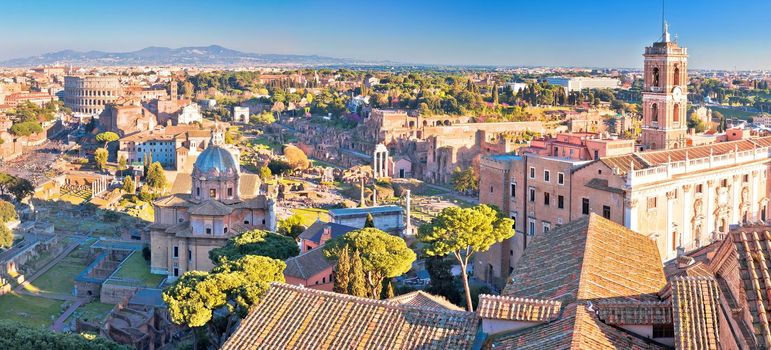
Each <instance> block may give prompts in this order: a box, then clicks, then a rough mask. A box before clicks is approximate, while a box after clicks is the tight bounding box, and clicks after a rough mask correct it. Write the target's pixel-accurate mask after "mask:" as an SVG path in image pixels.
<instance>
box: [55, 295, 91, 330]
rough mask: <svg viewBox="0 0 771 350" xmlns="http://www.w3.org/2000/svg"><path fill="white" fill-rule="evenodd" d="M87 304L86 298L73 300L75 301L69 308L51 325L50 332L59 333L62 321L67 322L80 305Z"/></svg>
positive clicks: (62, 326) (62, 325)
mask: <svg viewBox="0 0 771 350" xmlns="http://www.w3.org/2000/svg"><path fill="white" fill-rule="evenodd" d="M87 302H88V299H86V298H78V299H75V301H74V302H73V303H72V305H70V307H68V308H67V310H64V312H63V313H62V314H61V315H59V318H57V319H56V321H54V324H53V325H51V330H53V331H54V332H61V331H62V328H64V321H67V318H69V317H70V315H72V313H74V312H75V310H77V309H78V308H79V307H80V306H81V305H83V304H85V303H87Z"/></svg>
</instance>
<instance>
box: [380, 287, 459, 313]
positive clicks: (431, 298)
mask: <svg viewBox="0 0 771 350" xmlns="http://www.w3.org/2000/svg"><path fill="white" fill-rule="evenodd" d="M388 300H389V301H393V302H396V303H399V304H406V305H412V306H421V307H427V308H439V309H447V310H455V311H464V309H463V308H461V307H459V306H457V305H455V304H453V303H451V302H450V301H449V300H447V299H445V298H444V297H442V296H439V295H433V294H429V293H426V292H424V291H422V290H417V291H414V292H410V293H407V294H402V295H398V296H395V297H393V298H391V299H388Z"/></svg>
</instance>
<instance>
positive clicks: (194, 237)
mask: <svg viewBox="0 0 771 350" xmlns="http://www.w3.org/2000/svg"><path fill="white" fill-rule="evenodd" d="M223 135H224V133H223V131H222V130H221V129H215V130H214V131H213V133H212V140H211V142H210V143H209V145H208V146H207V147H206V149H205V150H204V151H203V152H202V153H201V154H200V155H199V156H198V159H196V162H195V164H194V166H193V170H192V173H191V174H190V192H189V193H176V194H172V195H170V196H166V197H163V198H160V199H158V200H156V201H155V202H154V203H153V206H154V209H155V222H154V223H153V224H152V225H151V226H150V248H151V266H150V268H151V272H152V273H156V274H164V275H168V276H169V279H170V280H174V279H176V278H177V277H178V276H181V275H182V274H183V273H185V272H187V271H192V270H199V271H209V270H211V269H212V268H213V267H214V264H213V263H212V261H211V260H210V259H209V251H210V250H212V249H214V248H218V247H221V246H223V245H225V243H226V242H227V240H228V238H231V237H233V236H236V235H238V234H239V233H241V232H244V231H247V230H252V229H264V230H270V231H275V230H276V223H277V222H276V203H275V200H274V199H273V198H269V197H267V196H265V195H264V194H261V193H260V182H259V180H257V179H258V177H257V176H256V175H252V174H242V173H241V171H240V169H239V162H238V153H237V151H236V150H231V149H230V148H229V147H227V146H225V145H224V136H223Z"/></svg>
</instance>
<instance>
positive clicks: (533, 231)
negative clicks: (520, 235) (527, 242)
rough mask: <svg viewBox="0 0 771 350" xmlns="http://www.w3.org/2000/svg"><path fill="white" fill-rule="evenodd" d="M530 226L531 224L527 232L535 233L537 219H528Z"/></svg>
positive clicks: (529, 233)
mask: <svg viewBox="0 0 771 350" xmlns="http://www.w3.org/2000/svg"><path fill="white" fill-rule="evenodd" d="M528 226H529V227H528V232H527V234H528V235H531V236H533V235H535V220H533V219H528Z"/></svg>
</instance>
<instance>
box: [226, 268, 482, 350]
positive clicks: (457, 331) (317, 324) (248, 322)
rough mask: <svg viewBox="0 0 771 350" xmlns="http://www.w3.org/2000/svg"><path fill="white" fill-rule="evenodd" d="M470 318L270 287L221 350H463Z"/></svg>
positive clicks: (469, 337)
mask: <svg viewBox="0 0 771 350" xmlns="http://www.w3.org/2000/svg"><path fill="white" fill-rule="evenodd" d="M477 323H478V319H477V317H476V315H475V314H474V313H469V312H462V311H451V310H442V309H436V308H424V307H416V306H411V305H404V304H399V303H396V302H392V301H376V300H370V299H366V298H359V297H352V296H347V295H342V294H337V293H331V292H324V291H319V290H313V289H306V288H303V287H299V286H290V285H286V284H280V283H274V284H272V285H271V287H270V289H269V290H268V292H267V293H266V295H265V296H264V297H263V298H262V300H261V301H260V303H259V304H258V305H257V306H255V307H254V308H253V310H252V311H251V312H250V313H249V315H248V316H246V318H245V319H244V320H242V321H241V324H240V326H239V327H238V329H237V330H236V331H235V333H234V334H233V335H232V336H231V337H230V339H228V340H227V341H226V342H225V345H224V346H223V347H222V349H223V350H235V349H239V350H241V349H303V350H304V349H319V350H325V349H426V350H429V349H441V350H448V349H468V348H470V347H471V345H472V343H473V341H474V337H475V335H476V329H477Z"/></svg>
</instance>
